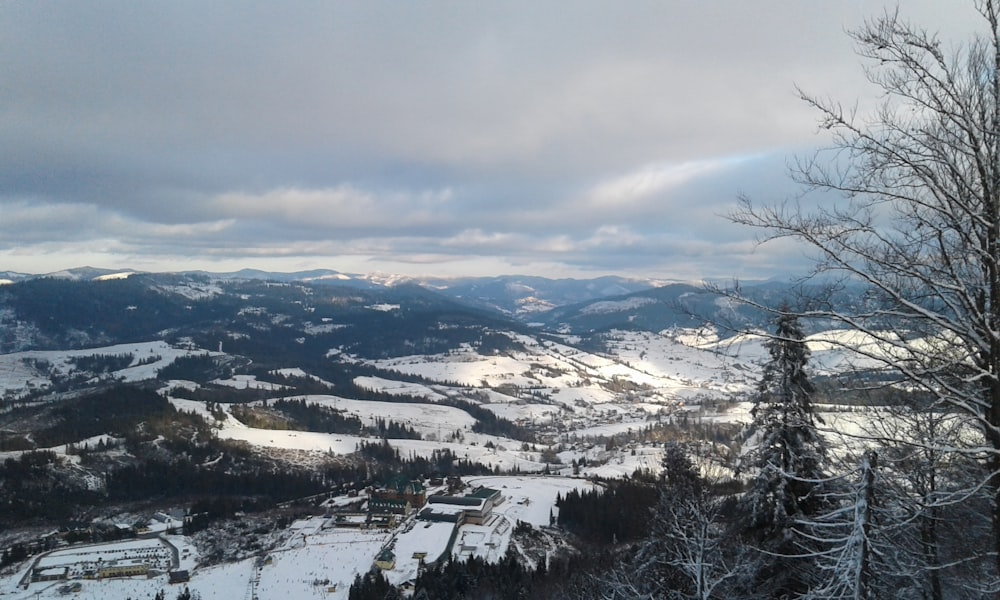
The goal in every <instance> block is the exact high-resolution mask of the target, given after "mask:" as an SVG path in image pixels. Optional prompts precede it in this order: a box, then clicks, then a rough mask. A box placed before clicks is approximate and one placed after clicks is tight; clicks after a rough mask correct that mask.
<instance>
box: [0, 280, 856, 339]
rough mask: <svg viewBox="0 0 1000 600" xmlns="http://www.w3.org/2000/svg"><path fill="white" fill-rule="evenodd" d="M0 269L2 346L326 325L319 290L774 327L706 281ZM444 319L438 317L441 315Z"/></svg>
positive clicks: (643, 321)
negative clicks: (263, 315)
mask: <svg viewBox="0 0 1000 600" xmlns="http://www.w3.org/2000/svg"><path fill="white" fill-rule="evenodd" d="M0 279H5V280H7V281H8V283H7V285H3V286H0V323H2V324H3V327H4V330H3V331H2V336H0V338H3V339H0V351H11V350H12V349H25V348H31V347H34V346H36V345H40V346H49V345H58V344H64V345H67V347H77V346H79V345H81V344H90V343H111V342H115V341H120V340H128V341H133V340H139V339H152V338H158V337H162V335H163V334H164V333H167V332H173V333H174V334H175V335H182V334H183V333H184V332H185V331H198V330H206V329H209V328H219V329H226V328H229V327H232V325H231V324H232V323H234V322H243V321H245V320H246V319H247V317H246V316H245V314H244V312H243V311H245V310H247V309H248V308H253V310H258V309H264V308H266V310H267V312H268V314H271V315H280V317H278V316H275V317H274V318H276V319H278V318H280V319H291V320H295V321H297V322H300V323H302V324H303V325H302V327H305V328H306V329H309V328H316V327H322V323H321V322H318V321H317V319H316V318H315V317H316V315H310V313H309V312H308V311H309V310H315V308H311V307H312V306H313V305H314V304H316V301H317V300H318V299H319V297H320V296H322V297H325V298H326V299H327V300H329V299H330V298H335V299H337V300H336V302H337V303H339V304H336V305H337V306H342V307H343V310H340V309H337V310H336V311H334V312H332V313H330V316H328V317H327V320H326V321H325V322H328V323H330V322H334V321H336V322H339V323H341V324H351V325H353V324H357V325H362V324H364V323H367V322H369V321H370V320H371V317H372V315H371V311H370V310H368V308H370V307H375V306H386V307H393V306H400V307H403V308H402V310H400V311H397V312H398V314H397V316H396V317H394V318H396V321H397V322H398V320H399V315H406V319H407V320H408V322H409V321H414V320H416V321H419V319H425V320H426V321H427V322H426V323H421V324H420V327H426V328H429V329H428V331H433V330H434V328H435V327H437V328H438V329H441V328H442V327H452V326H454V323H455V322H456V321H455V319H457V320H458V321H457V322H461V323H463V325H462V326H466V325H467V324H469V323H472V322H475V323H477V324H478V325H479V326H483V327H491V326H495V325H497V324H499V323H506V324H507V325H506V326H507V327H509V328H521V327H527V326H530V327H532V328H533V329H536V330H548V331H552V332H560V333H572V334H575V335H583V336H589V335H592V334H599V333H601V332H605V331H609V330H613V329H630V330H641V331H651V332H660V331H664V330H668V329H671V328H676V327H684V328H697V327H702V326H706V325H709V326H712V327H714V328H715V329H717V330H719V333H720V335H723V336H725V335H727V334H728V333H735V332H737V331H742V330H747V329H768V328H769V327H770V324H769V320H770V316H769V315H768V314H767V313H766V312H765V311H762V310H760V309H755V308H753V307H752V306H750V305H747V304H744V303H739V302H735V301H733V300H731V299H728V298H726V297H724V296H721V295H719V294H717V293H715V292H713V291H712V290H710V289H709V288H707V287H706V286H699V285H692V284H687V283H665V282H662V281H654V280H640V279H628V278H624V277H598V278H594V279H582V280H578V279H547V278H544V277H532V276H500V277H465V278H454V279H449V278H417V277H402V276H393V275H384V274H372V275H353V274H347V273H341V272H338V271H334V270H329V269H316V270H309V271H300V272H295V273H275V272H269V271H261V270H254V269H244V270H241V271H236V272H231V273H208V272H202V271H189V272H179V273H143V272H137V271H132V270H127V269H125V270H114V269H98V268H93V267H82V268H79V269H69V270H66V271H60V272H58V273H51V274H47V275H42V276H36V275H24V274H19V273H0ZM274 284H279V285H274ZM742 292H743V293H745V294H747V295H748V296H750V297H752V298H754V299H755V300H756V301H757V302H759V303H760V304H761V305H765V306H777V305H778V304H781V303H782V302H785V301H787V300H788V298H789V297H791V296H792V295H794V294H795V293H801V292H802V290H801V288H800V289H795V288H794V286H793V285H792V284H787V283H781V282H774V281H771V282H764V283H759V284H755V285H748V286H745V287H744V289H743V290H742ZM861 296H862V294H860V293H858V292H857V290H855V291H853V292H850V291H847V292H843V293H841V294H840V295H839V296H837V297H830V298H829V299H828V301H829V302H833V303H835V304H837V305H839V306H848V305H849V304H850V303H852V302H855V301H857V299H858V298H860V297H861ZM366 307H367V308H366ZM435 319H437V320H438V321H437V324H435V323H434V322H432V321H434V320H435ZM392 322H393V321H392V319H390V320H389V321H386V320H385V319H381V320H380V321H379V327H384V326H390V328H391V325H387V323H392ZM309 323H312V325H309ZM256 326H257V327H260V326H261V325H260V324H258V325H256ZM275 326H276V325H275V324H268V325H267V327H268V328H273V327H275ZM422 335H423V334H422ZM299 337H301V335H300V336H299ZM425 337H428V338H432V337H434V335H432V334H431V333H427V334H426V335H425ZM438 337H441V336H438ZM359 343H360V342H359Z"/></svg>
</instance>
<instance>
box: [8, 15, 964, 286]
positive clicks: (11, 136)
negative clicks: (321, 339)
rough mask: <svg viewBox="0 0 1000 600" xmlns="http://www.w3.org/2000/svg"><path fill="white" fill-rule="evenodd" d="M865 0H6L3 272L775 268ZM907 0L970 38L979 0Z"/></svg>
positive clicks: (786, 262)
mask: <svg viewBox="0 0 1000 600" xmlns="http://www.w3.org/2000/svg"><path fill="white" fill-rule="evenodd" d="M883 6H884V5H883V3H882V2H878V1H861V0H824V1H822V2H814V1H807V0H758V1H755V2H745V1H742V0H720V1H713V2H688V1H686V0H673V1H666V0H664V1H658V2H611V1H602V2H591V1H588V0H572V1H568V0H567V1H562V2H544V1H543V2H538V1H537V0H533V1H531V2H496V3H491V4H487V3H481V2H468V3H460V2H434V1H430V2H376V1H369V0H365V1H363V2H360V1H343V2H298V3H287V2H280V3H278V2H267V3H256V2H249V1H245V0H241V1H239V2H225V1H213V2H208V3H205V2H184V1H177V0H171V1H169V2H166V1H165V2H132V1H122V2H45V1H32V2H6V3H3V4H0V270H13V271H25V272H36V273H44V272H52V271H56V270H60V269H64V268H68V267H74V266H82V265H84V264H90V265H92V266H99V267H109V268H126V267H130V268H135V269H140V270H156V271H170V270H182V269H195V268H200V269H207V270H212V271H224V270H234V269H239V268H243V267H255V268H263V269H275V270H284V271H292V270H300V269H310V268H331V269H336V270H339V271H346V272H370V271H388V272H394V273H404V274H427V275H445V276H446V275H491V274H502V273H525V274H533V275H543V276H551V277H558V276H582V277H589V276H596V275H601V274H619V275H633V276H649V277H660V278H676V279H700V278H702V277H741V278H750V277H770V276H777V275H781V274H784V273H787V272H788V271H789V270H795V269H796V268H797V267H798V268H802V267H801V266H802V265H804V264H805V263H804V262H803V258H802V256H801V253H800V251H799V250H797V249H796V248H795V247H792V246H789V245H773V246H772V245H766V246H763V247H755V245H754V243H753V238H754V235H755V232H753V231H749V230H746V229H743V228H740V227H737V226H735V225H732V224H730V223H729V222H728V221H727V220H726V219H725V218H724V217H723V216H722V215H724V214H725V213H726V212H727V211H728V210H730V209H731V208H732V206H733V204H734V201H735V199H736V196H737V194H738V193H740V192H745V193H748V194H750V195H752V196H753V197H755V198H759V199H761V200H765V201H766V200H772V199H780V198H782V197H785V196H787V195H788V194H789V193H791V192H792V190H793V188H791V187H790V183H789V181H788V179H787V176H786V163H787V162H788V161H789V160H791V159H792V158H793V157H794V156H795V155H797V154H807V153H809V152H810V150H811V149H813V148H815V147H816V146H818V145H821V144H822V142H823V140H822V138H821V137H819V136H818V135H817V133H816V115H815V114H813V113H812V112H810V111H809V110H808V108H807V107H805V106H804V105H803V104H802V103H801V102H800V101H798V100H797V99H796V96H795V85H799V86H800V87H802V88H804V89H806V90H809V91H811V92H814V93H816V94H818V95H824V96H825V95H829V96H833V97H836V98H841V99H844V100H845V101H847V102H854V101H855V100H856V99H860V100H861V101H862V105H864V103H865V102H866V101H867V99H869V98H871V95H872V90H871V89H869V88H867V87H866V84H865V80H864V77H863V73H862V71H861V61H860V59H859V58H858V57H857V56H855V55H854V53H853V49H852V46H851V43H850V40H849V38H848V37H847V36H846V35H845V30H846V29H849V28H853V27H856V26H858V25H859V24H860V23H861V22H862V21H863V20H864V19H865V18H866V17H870V16H873V15H876V14H879V13H880V12H881V11H882V10H883ZM942 6H943V3H941V2H939V1H938V0H919V1H918V0H912V1H907V0H904V1H903V2H901V7H900V10H901V12H902V13H903V14H904V15H908V16H912V19H913V20H914V21H915V22H919V23H923V24H927V25H928V26H930V27H932V28H938V29H940V30H941V32H942V36H943V37H944V38H946V39H948V38H951V37H953V36H954V38H955V39H962V38H964V37H966V36H967V35H968V34H969V32H970V31H972V29H973V28H974V27H975V26H976V25H977V24H978V23H977V17H976V15H975V13H974V11H973V10H972V7H971V2H964V1H963V2H961V3H955V6H952V5H951V3H949V5H948V7H947V10H945V9H944V8H942Z"/></svg>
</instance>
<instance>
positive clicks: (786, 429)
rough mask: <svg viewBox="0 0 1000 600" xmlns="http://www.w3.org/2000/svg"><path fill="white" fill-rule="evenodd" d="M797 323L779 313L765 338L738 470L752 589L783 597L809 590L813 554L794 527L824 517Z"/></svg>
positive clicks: (818, 451) (820, 458) (822, 452)
mask: <svg viewBox="0 0 1000 600" xmlns="http://www.w3.org/2000/svg"><path fill="white" fill-rule="evenodd" d="M804 338H805V336H804V334H803V332H802V327H801V326H800V324H799V321H798V318H797V317H796V316H795V315H794V314H791V313H790V312H789V311H788V310H787V308H786V307H783V308H782V309H781V310H780V311H779V317H778V318H777V322H776V328H775V333H774V335H773V336H772V337H771V338H770V339H769V340H768V341H767V344H766V345H767V349H768V353H769V355H770V359H769V360H768V362H767V363H766V364H765V365H764V369H763V375H762V377H761V380H760V383H759V384H758V387H757V391H756V393H755V395H754V398H753V409H752V411H751V415H752V422H751V425H750V439H749V441H748V446H749V447H750V449H749V451H748V452H747V453H746V454H745V455H744V456H743V460H742V461H741V465H740V466H741V469H742V470H744V471H746V472H748V473H749V474H750V476H751V477H752V480H751V481H750V484H749V487H748V490H747V492H746V494H745V495H744V497H743V502H742V511H743V514H744V517H745V518H744V519H741V524H742V525H741V526H742V528H743V533H744V534H745V535H746V536H747V537H748V538H749V539H748V541H749V543H751V544H753V545H754V546H756V547H759V548H761V549H763V552H762V553H761V564H760V571H759V572H758V573H757V575H756V578H757V582H756V583H757V585H758V586H765V587H767V589H769V590H771V593H774V594H776V595H778V596H780V594H781V593H797V592H801V591H802V590H803V589H804V588H805V587H807V580H808V578H809V577H808V573H807V571H808V564H807V563H808V561H805V560H803V559H797V558H795V557H796V556H802V555H804V554H808V553H809V551H810V549H809V547H808V543H807V542H806V540H805V538H804V537H803V536H801V535H800V534H801V532H800V531H798V530H797V529H798V527H799V525H798V523H801V522H802V521H804V520H807V519H808V518H810V517H813V516H815V515H817V514H820V513H821V512H823V510H824V508H825V506H824V497H823V494H822V493H821V492H822V482H823V480H824V479H825V477H826V476H825V474H824V470H823V467H824V463H825V458H826V446H825V443H824V440H823V438H822V437H821V436H820V435H819V433H818V432H817V431H816V427H815V423H816V419H817V418H816V416H815V415H814V414H813V406H812V396H813V393H814V391H815V390H814V387H813V385H812V383H811V382H810V381H809V377H808V375H807V372H806V363H807V362H808V360H809V348H808V347H807V346H806V343H805V341H804Z"/></svg>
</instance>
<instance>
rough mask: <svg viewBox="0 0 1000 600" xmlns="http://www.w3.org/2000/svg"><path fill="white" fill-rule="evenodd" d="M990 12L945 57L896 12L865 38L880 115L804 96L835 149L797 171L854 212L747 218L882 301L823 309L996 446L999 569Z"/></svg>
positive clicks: (999, 142)
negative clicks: (845, 309)
mask: <svg viewBox="0 0 1000 600" xmlns="http://www.w3.org/2000/svg"><path fill="white" fill-rule="evenodd" d="M998 4H1000V3H998V2H997V1H996V0H980V1H979V2H977V4H976V8H977V9H978V11H979V13H980V14H981V15H982V23H983V31H982V34H981V35H976V36H974V37H972V38H971V39H969V40H968V41H967V42H966V43H964V44H963V45H956V46H949V48H954V49H953V50H949V51H947V52H946V51H945V50H944V48H943V45H942V43H941V42H940V41H939V40H938V39H937V37H936V36H935V35H934V34H932V33H930V32H928V31H926V30H925V29H922V28H919V27H916V26H914V25H911V24H908V23H906V22H904V21H903V20H902V19H901V18H900V17H899V16H898V14H895V13H887V14H885V15H883V16H882V17H880V18H877V19H874V20H872V21H869V22H867V23H866V24H865V25H863V26H862V27H861V28H860V29H859V30H857V31H856V32H854V33H853V34H852V35H853V37H854V39H855V41H856V43H857V47H858V51H859V53H860V54H861V55H862V56H863V57H865V58H867V59H870V61H871V66H870V67H869V68H868V69H867V70H866V74H867V76H868V78H869V80H870V81H872V82H873V83H874V84H876V85H877V86H879V87H880V88H881V90H882V91H883V92H884V95H883V103H882V105H881V106H880V108H879V109H878V110H877V111H875V113H874V114H872V115H870V116H868V117H867V118H859V117H857V116H856V115H855V114H854V113H853V112H852V111H849V110H845V109H844V108H843V107H842V106H841V105H840V104H838V103H836V102H832V101H828V100H825V99H821V98H817V97H815V96H811V95H809V94H806V93H801V96H802V99H803V100H804V101H806V102H807V103H808V104H810V105H811V106H813V107H814V108H815V109H816V110H817V111H818V112H819V114H820V116H821V119H820V123H821V125H822V127H824V128H825V129H828V130H830V131H831V132H832V134H833V136H834V138H833V139H834V141H833V144H832V147H830V148H828V149H824V150H821V151H819V152H818V153H817V154H816V155H814V156H813V157H811V158H809V159H803V160H801V161H799V162H798V163H797V164H796V165H795V166H794V167H793V177H794V178H795V179H796V180H797V181H798V182H800V183H801V184H802V185H803V186H804V190H805V194H808V193H811V192H818V193H820V195H821V196H822V200H823V201H827V200H829V198H830V196H831V194H826V193H825V192H832V193H834V194H837V195H839V197H840V200H836V201H832V202H830V203H829V204H819V205H818V207H816V208H806V207H805V206H804V203H803V202H801V200H803V199H804V198H805V196H803V198H800V199H799V201H789V202H785V203H782V204H777V205H767V206H761V205H755V204H754V203H753V202H751V201H750V200H749V199H748V198H742V199H741V202H742V204H741V208H740V209H739V210H738V211H737V212H736V213H735V214H734V215H733V218H734V219H735V220H736V221H737V222H740V223H745V224H747V225H750V226H753V227H757V228H760V230H761V231H762V233H763V239H764V240H768V239H775V238H783V237H788V238H792V239H795V240H798V241H800V242H803V243H804V244H806V245H807V246H808V247H810V248H811V249H812V251H813V252H814V254H815V257H816V266H815V272H814V275H819V274H824V277H825V278H826V277H829V275H830V274H840V275H842V276H843V277H844V278H845V279H847V280H851V281H859V282H863V283H865V284H867V285H868V286H869V287H870V289H871V290H872V295H871V297H870V298H868V299H867V302H866V303H864V304H863V305H862V308H860V309H858V310H856V311H854V312H850V313H847V312H838V311H829V310H817V311H811V312H810V313H809V315H805V316H815V317H822V318H826V319H833V320H836V321H839V322H841V323H843V324H844V325H846V326H848V327H850V328H853V329H855V330H857V331H860V332H863V333H864V334H866V335H868V336H871V338H872V339H874V340H876V341H877V343H876V344H873V345H870V346H868V347H867V348H868V349H867V350H866V349H863V348H862V349H858V351H860V352H862V353H863V354H865V355H866V356H867V357H868V358H870V359H873V360H876V361H881V362H882V363H883V364H884V365H885V366H887V367H890V368H891V369H892V370H893V372H895V373H896V374H897V375H898V376H899V377H898V378H899V380H900V381H906V382H908V383H909V384H911V385H915V386H918V387H919V388H920V389H922V390H925V391H926V392H928V393H930V394H932V395H933V396H934V397H936V399H937V400H938V401H940V402H941V403H942V404H944V405H947V406H948V407H949V410H952V411H956V412H958V413H961V414H963V415H965V416H967V417H968V418H969V419H971V420H972V421H973V422H974V423H975V425H976V427H977V428H978V431H979V433H980V435H981V436H982V439H983V444H982V447H981V451H982V455H983V456H985V462H986V466H987V472H988V475H987V479H986V481H985V482H984V483H985V484H986V485H987V486H989V488H990V489H991V490H992V496H993V502H992V508H991V509H990V510H991V520H992V524H993V525H992V529H993V534H992V543H991V545H992V554H993V561H994V568H995V572H994V574H993V579H994V580H996V578H997V574H998V573H1000V27H998Z"/></svg>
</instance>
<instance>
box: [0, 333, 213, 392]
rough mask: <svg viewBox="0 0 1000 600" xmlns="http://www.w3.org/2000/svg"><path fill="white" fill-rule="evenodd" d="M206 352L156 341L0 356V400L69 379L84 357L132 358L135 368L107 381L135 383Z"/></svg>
mask: <svg viewBox="0 0 1000 600" xmlns="http://www.w3.org/2000/svg"><path fill="white" fill-rule="evenodd" d="M205 352H206V351H205V350H199V349H194V348H178V347H176V346H171V345H170V344H168V343H166V342H164V341H155V342H140V343H134V344H118V345H116V346H104V347H101V348H88V349H86V350H30V351H26V352H14V353H11V354H0V396H2V397H4V398H11V399H15V398H18V397H20V396H23V395H25V394H27V393H30V392H33V391H36V390H41V389H46V388H49V387H51V386H52V384H53V379H57V378H65V377H67V376H69V375H70V374H71V373H73V372H74V371H75V370H76V368H75V367H74V365H73V360H74V359H77V358H81V357H89V356H117V355H127V354H131V355H132V364H131V365H129V366H128V367H126V368H124V369H121V370H118V371H114V372H112V373H109V374H106V375H105V376H104V377H105V378H106V379H108V380H117V381H123V382H134V381H145V380H149V379H155V378H156V373H157V371H159V370H160V369H162V368H163V367H165V366H167V365H169V364H170V363H172V362H174V360H176V359H177V358H178V357H181V356H191V355H195V354H205ZM210 354H213V355H217V354H218V353H217V352H215V353H210ZM42 367H44V370H43V368H42Z"/></svg>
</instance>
